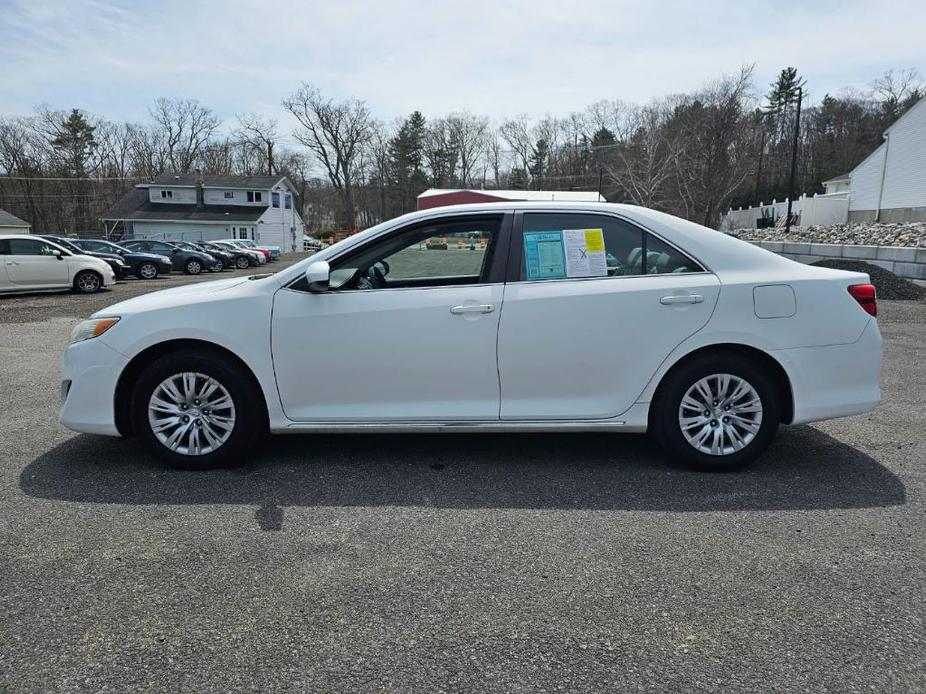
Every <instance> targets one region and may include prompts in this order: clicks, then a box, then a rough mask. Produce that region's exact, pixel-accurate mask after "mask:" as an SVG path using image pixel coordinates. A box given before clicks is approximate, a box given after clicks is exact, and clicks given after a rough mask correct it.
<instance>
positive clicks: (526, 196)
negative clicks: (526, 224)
mask: <svg viewBox="0 0 926 694" xmlns="http://www.w3.org/2000/svg"><path fill="white" fill-rule="evenodd" d="M463 192H471V193H480V194H482V195H490V196H492V197H496V198H502V199H504V200H512V201H515V202H521V201H524V200H530V201H538V202H544V201H547V200H560V201H563V202H566V201H568V202H607V201H606V200H605V199H604V197H602V196H601V195H600V194H599V193H598V192H597V191H587V190H475V189H464V188H429V189H428V190H426V191H424V192H423V193H422V194H421V195H419V196H418V197H419V198H430V197H434V196H436V195H448V194H451V193H463Z"/></svg>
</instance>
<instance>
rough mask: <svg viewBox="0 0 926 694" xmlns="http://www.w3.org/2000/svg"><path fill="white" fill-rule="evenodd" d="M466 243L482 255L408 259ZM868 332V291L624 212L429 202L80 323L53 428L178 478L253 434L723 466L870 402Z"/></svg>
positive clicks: (243, 452) (874, 345) (682, 224)
mask: <svg viewBox="0 0 926 694" xmlns="http://www.w3.org/2000/svg"><path fill="white" fill-rule="evenodd" d="M474 231H478V232H480V233H481V235H482V236H481V238H484V239H486V241H487V243H486V246H485V248H482V244H480V248H479V249H478V250H476V251H466V252H460V251H459V250H456V249H455V248H449V249H447V250H445V251H436V250H425V249H424V246H425V245H426V242H427V240H429V239H432V238H446V237H448V236H453V235H454V234H460V233H466V232H474ZM608 254H610V255H611V256H612V257H613V258H615V259H616V260H617V264H615V263H614V262H613V261H612V264H611V267H610V268H609V267H608V263H607V258H606V256H607V255H608ZM876 315H877V299H876V295H875V289H874V287H873V286H872V285H871V283H870V282H869V277H868V275H865V274H863V273H859V272H845V271H840V270H831V269H826V268H821V267H815V266H811V265H802V264H800V263H796V262H793V261H791V260H788V259H786V258H783V257H781V256H778V255H775V254H773V253H770V252H768V251H765V250H763V249H761V248H758V247H756V246H752V245H750V244H748V243H746V242H744V241H740V240H738V239H735V238H733V237H730V236H727V235H725V234H721V233H718V232H716V231H714V230H712V229H707V228H705V227H702V226H699V225H697V224H693V223H691V222H686V221H684V220H681V219H678V218H676V217H672V216H670V215H667V214H664V213H660V212H654V211H651V210H647V209H644V208H639V207H633V206H629V205H612V204H606V203H599V204H592V203H582V204H578V203H571V204H570V203H553V202H546V203H539V202H537V203H528V202H518V203H514V202H513V203H491V204H480V205H461V206H455V207H450V208H434V209H431V210H425V211H421V212H416V213H412V214H409V215H405V216H402V217H399V218H397V219H393V220H390V221H388V222H385V223H383V224H380V225H377V226H375V227H372V228H370V229H367V230H366V231H363V232H361V233H359V234H356V235H354V236H351V237H348V238H347V239H345V240H343V241H341V242H339V243H336V244H334V245H332V246H330V247H328V248H326V249H324V250H322V251H321V252H319V253H318V254H316V255H314V256H312V257H311V258H307V259H305V260H303V261H302V262H300V263H296V264H294V265H292V266H291V267H288V268H285V269H284V270H281V271H279V272H277V273H274V274H267V275H255V276H252V277H249V278H244V277H235V278H230V279H226V280H220V281H214V282H206V283H202V284H194V285H189V286H184V287H178V288H176V289H170V290H166V291H162V292H156V293H152V294H147V295H145V296H142V297H138V298H134V299H129V300H128V301H123V302H122V303H118V304H116V305H114V306H110V307H108V308H106V309H104V310H103V311H100V312H98V313H96V314H94V315H93V317H92V318H91V319H90V320H89V321H86V322H84V323H81V324H80V325H79V326H78V328H77V329H76V331H75V333H74V337H73V338H72V344H71V345H70V346H69V347H68V348H67V350H66V351H65V355H64V376H63V378H64V384H63V389H62V392H64V393H65V398H64V401H63V405H62V408H61V415H60V418H61V422H62V423H63V424H64V425H65V426H67V427H69V428H71V429H74V430H77V431H83V432H89V433H95V434H106V435H114V436H115V435H129V434H134V435H136V436H138V437H140V438H141V439H142V440H144V441H145V442H146V443H147V444H148V445H149V446H150V447H151V449H152V450H153V451H154V452H155V453H157V454H158V455H160V456H162V457H163V458H164V459H165V460H167V461H168V462H169V463H171V464H173V465H176V466H179V467H185V468H190V469H192V468H206V467H212V466H215V465H220V464H225V463H229V462H233V461H236V460H240V459H243V458H246V457H247V451H248V450H249V449H250V448H251V446H253V444H254V443H255V441H256V440H257V439H258V437H259V436H260V435H261V433H262V432H263V431H265V430H267V429H269V430H270V431H271V432H299V431H303V432H325V431H338V432H369V431H390V432H392V431H404V432H442V431H453V432H463V431H472V432H491V431H519V432H532V433H535V434H536V433H539V432H545V431H569V432H576V431H596V432H642V431H646V430H651V431H652V432H653V433H654V434H655V438H656V439H658V440H659V441H660V442H661V443H662V445H663V446H664V447H665V448H666V449H667V450H668V451H669V453H670V455H671V456H672V458H673V459H674V460H680V461H686V462H687V463H689V464H691V465H692V466H694V467H696V468H699V469H705V470H717V471H721V470H731V469H734V468H737V467H740V466H742V465H745V464H747V463H749V462H750V461H752V460H754V459H755V458H756V457H757V456H759V455H760V454H761V453H762V452H763V451H764V450H765V449H766V448H767V447H768V446H769V444H770V443H771V441H772V439H773V437H774V435H775V432H776V430H777V429H778V426H779V425H780V424H782V423H783V424H803V423H805V422H812V421H815V420H819V419H828V418H832V417H842V416H846V415H852V414H858V413H861V412H867V411H869V410H871V409H873V408H874V407H875V406H876V405H877V404H878V401H879V399H880V390H879V385H878V378H879V371H880V366H881V335H880V332H879V330H878V322H877V320H876ZM318 354H327V355H329V358H327V359H325V362H324V365H323V366H322V367H319V366H318V360H317V355H318ZM449 354H458V355H463V356H462V357H461V358H460V359H457V360H455V361H454V363H453V365H452V367H451V366H448V361H447V360H448V355H449ZM613 450H614V451H615V457H619V456H620V450H621V445H620V442H619V441H617V442H616V443H615V445H614V447H613Z"/></svg>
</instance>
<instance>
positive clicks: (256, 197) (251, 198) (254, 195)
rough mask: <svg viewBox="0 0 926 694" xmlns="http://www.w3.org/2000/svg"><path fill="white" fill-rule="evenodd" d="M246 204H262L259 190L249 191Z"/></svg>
mask: <svg viewBox="0 0 926 694" xmlns="http://www.w3.org/2000/svg"><path fill="white" fill-rule="evenodd" d="M248 202H263V195H261V192H260V191H259V190H249V191H248Z"/></svg>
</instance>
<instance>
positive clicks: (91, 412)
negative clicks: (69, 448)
mask: <svg viewBox="0 0 926 694" xmlns="http://www.w3.org/2000/svg"><path fill="white" fill-rule="evenodd" d="M127 363H128V359H126V358H125V357H124V356H123V355H121V354H120V353H119V352H117V351H116V350H114V349H112V348H111V347H108V346H107V345H106V344H105V343H104V342H101V341H100V338H94V339H91V340H85V341H83V342H78V343H77V344H73V345H71V346H69V347H68V348H67V349H66V350H65V351H64V357H63V358H62V362H61V409H60V410H59V413H58V420H59V421H60V422H61V424H63V425H64V426H66V427H67V428H68V429H72V430H74V431H81V432H84V433H87V434H104V435H106V436H119V430H118V429H117V428H116V417H115V394H116V383H117V381H118V379H119V374H121V373H122V370H123V369H124V368H125V365H126V364H127Z"/></svg>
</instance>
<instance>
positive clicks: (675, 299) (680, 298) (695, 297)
mask: <svg viewBox="0 0 926 694" xmlns="http://www.w3.org/2000/svg"><path fill="white" fill-rule="evenodd" d="M703 301H704V297H703V296H701V295H700V294H670V295H669V296H664V297H662V298H661V299H660V300H659V303H660V304H663V305H664V306H672V305H673V304H700V303H701V302H703Z"/></svg>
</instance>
